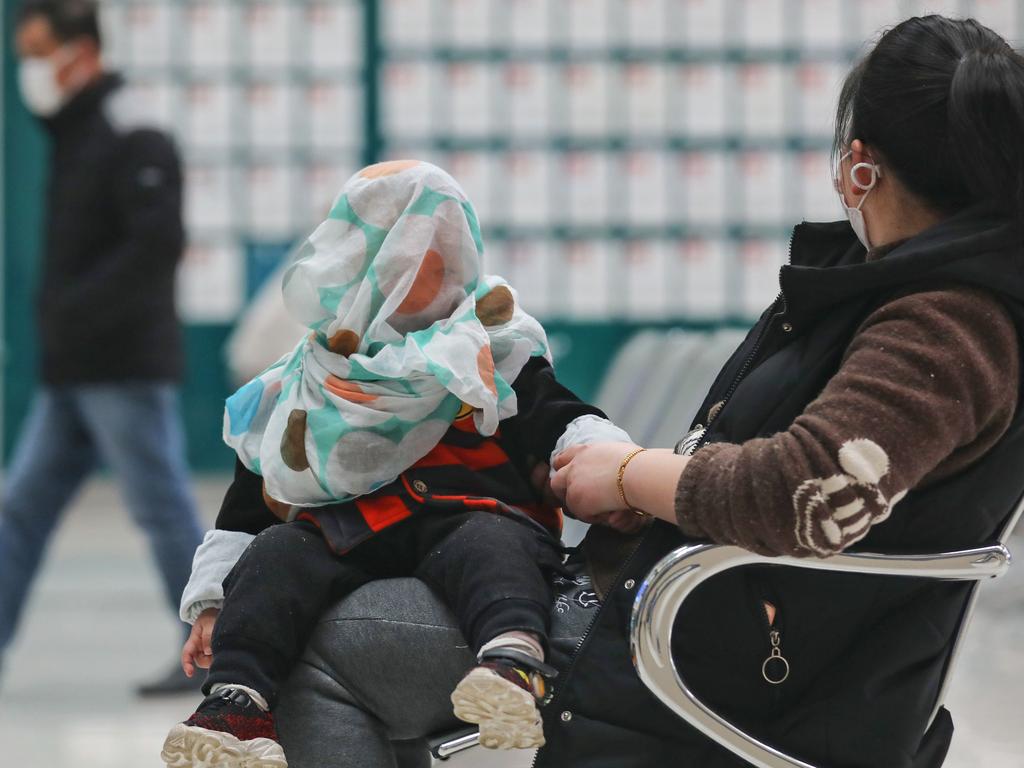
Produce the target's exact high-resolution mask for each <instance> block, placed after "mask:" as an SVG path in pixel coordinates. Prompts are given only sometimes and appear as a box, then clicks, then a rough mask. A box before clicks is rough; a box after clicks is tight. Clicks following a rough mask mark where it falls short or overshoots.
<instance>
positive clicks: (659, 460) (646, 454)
mask: <svg viewBox="0 0 1024 768" xmlns="http://www.w3.org/2000/svg"><path fill="white" fill-rule="evenodd" d="M688 460H689V458H688V457H686V456H679V455H677V454H675V453H673V452H672V451H670V450H668V449H652V450H647V451H643V452H642V453H638V454H637V455H636V456H634V457H633V458H632V459H631V460H630V461H629V462H628V464H627V466H626V469H625V471H624V472H623V475H622V490H623V492H624V493H625V496H626V498H627V499H628V500H629V504H630V505H631V506H632V507H633V508H634V509H639V510H642V511H643V512H646V513H647V514H648V515H651V516H652V517H657V518H658V519H660V520H665V521H667V522H670V523H675V519H676V515H675V498H676V488H677V487H678V485H679V478H680V477H681V476H682V474H683V469H685V467H686V463H687V461H688Z"/></svg>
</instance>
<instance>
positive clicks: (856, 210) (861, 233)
mask: <svg viewBox="0 0 1024 768" xmlns="http://www.w3.org/2000/svg"><path fill="white" fill-rule="evenodd" d="M852 155H853V152H847V153H846V154H845V155H843V156H842V157H840V158H839V164H838V165H837V166H836V169H835V172H834V173H833V176H832V180H833V182H834V183H835V186H836V191H837V192H838V193H839V199H840V200H841V201H842V203H843V208H845V209H846V215H847V217H848V218H849V219H850V225H851V226H852V227H853V231H854V232H855V233H856V234H857V239H858V240H860V241H861V243H862V244H863V246H864V247H865V248H867V249H868V250H871V240H870V239H869V238H868V227H867V223H866V222H865V221H864V212H863V211H862V210H861V207H862V206H863V205H864V201H865V200H867V199H868V195H869V194H870V193H871V190H872V189H874V188H875V186H876V185H877V184H878V180H879V179H880V178H881V176H882V169H881V167H880V166H878V165H876V164H875V163H856V164H855V165H854V166H853V167H852V168H850V183H851V184H853V186H855V187H856V188H857V189H860V190H863V192H864V194H863V195H861V198H860V202H859V203H858V204H857V206H856V207H853V206H850V205H848V204H847V202H846V196H845V194H844V193H843V185H842V183H841V182H840V174H842V171H843V163H844V162H846V158H848V157H851V156H852ZM861 168H866V169H867V170H868V171H869V172H870V173H871V181H870V182H869V183H868V184H863V183H861V181H860V179H858V178H857V172H858V171H860V169H861Z"/></svg>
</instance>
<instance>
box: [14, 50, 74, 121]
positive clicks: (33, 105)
mask: <svg viewBox="0 0 1024 768" xmlns="http://www.w3.org/2000/svg"><path fill="white" fill-rule="evenodd" d="M73 55H74V53H73V51H71V50H69V49H68V48H67V47H65V48H61V49H60V50H59V51H57V52H56V53H55V54H53V55H51V56H44V57H32V58H26V59H22V60H21V62H20V64H19V65H18V86H19V89H20V90H21V98H22V99H24V101H25V106H26V107H28V110H29V111H30V112H32V113H33V114H35V115H38V116H39V117H52V116H53V115H55V114H57V112H58V111H59V110H60V108H61V107H62V106H64V103H65V102H66V101H67V100H68V96H69V95H70V93H69V92H66V91H64V90H63V89H61V87H60V84H59V83H58V82H57V73H58V72H59V71H60V68H61V67H63V66H64V65H65V64H67V63H68V61H69V60H70V59H71V57H72V56H73Z"/></svg>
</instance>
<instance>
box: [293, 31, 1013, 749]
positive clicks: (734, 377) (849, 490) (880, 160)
mask: <svg viewBox="0 0 1024 768" xmlns="http://www.w3.org/2000/svg"><path fill="white" fill-rule="evenodd" d="M1021 135H1024V61H1022V59H1021V57H1020V56H1019V55H1018V54H1016V53H1014V52H1013V51H1012V50H1011V49H1010V47H1009V46H1008V45H1007V44H1006V42H1005V41H1004V40H1002V39H1001V38H1000V37H999V36H998V35H996V34H995V33H994V32H992V31H991V30H989V29H987V28H985V27H982V26H981V25H979V24H977V23H976V22H974V21H952V20H949V19H945V18H942V17H937V16H930V17H926V18H915V19H910V20H908V21H906V22H904V23H903V24H900V25H899V26H897V27H895V28H894V29H892V30H890V31H889V32H887V33H886V34H885V35H884V36H883V37H882V39H881V40H880V42H879V43H878V45H877V47H876V48H875V49H874V50H873V51H872V52H871V53H870V54H869V55H868V56H867V57H866V58H865V60H864V61H863V62H861V63H860V64H859V65H858V66H857V67H855V68H854V70H853V71H852V72H851V73H850V75H849V77H848V78H847V81H846V84H845V86H844V88H843V92H842V95H841V98H840V104H839V112H838V120H837V129H836V149H837V151H836V160H837V173H836V178H837V190H838V193H839V194H840V195H841V196H842V199H843V201H844V204H845V205H846V206H847V208H848V211H849V215H850V222H849V223H847V222H842V223H841V224H827V225H810V224H804V225H801V226H800V227H798V228H797V229H796V231H795V234H794V237H793V243H792V264H791V265H790V266H787V267H785V268H784V269H783V270H782V273H781V283H782V294H780V296H779V298H778V300H777V301H776V302H775V303H774V304H773V306H772V307H771V308H769V309H768V310H767V311H766V312H765V314H764V315H763V316H762V317H761V319H760V321H759V322H758V324H757V325H756V326H755V327H754V329H753V330H752V331H751V333H750V335H749V336H748V338H747V339H746V341H745V342H744V343H743V344H742V345H741V347H740V348H739V349H738V350H737V352H736V353H735V355H734V356H733V358H732V359H731V360H730V361H729V362H728V363H727V364H726V366H725V368H724V369H723V371H722V373H721V374H720V376H719V378H718V380H717V381H716V383H715V384H714V385H713V386H712V389H711V392H710V393H709V395H708V397H707V399H706V401H705V403H704V405H703V406H702V408H701V409H700V412H699V415H698V418H697V421H699V422H700V423H699V424H696V423H695V424H694V425H693V427H692V431H691V433H690V435H689V437H688V438H687V439H686V440H684V441H683V442H682V443H681V444H680V453H681V455H675V454H673V453H669V452H664V451H646V452H640V453H637V450H638V449H637V447H636V446H633V445H630V444H604V445H596V446H590V447H586V448H573V449H570V450H568V451H566V452H565V454H564V455H563V456H561V457H560V458H559V460H558V462H557V466H558V468H559V472H558V474H557V476H556V478H555V481H554V488H555V490H556V491H557V492H559V493H561V494H562V495H563V497H564V498H565V499H566V501H567V504H568V506H569V507H570V508H571V509H572V510H573V512H574V513H575V514H576V515H577V516H579V517H581V518H584V519H586V520H590V521H594V522H601V521H602V520H604V519H605V517H606V516H608V515H612V514H614V515H616V516H617V519H619V518H621V515H622V511H623V508H624V507H631V508H633V509H635V510H638V511H641V512H643V513H644V514H646V515H649V516H651V517H654V518H658V519H657V520H655V521H654V522H653V524H652V525H650V526H649V527H647V528H646V529H645V530H643V531H642V532H640V533H639V534H637V535H635V536H632V537H629V536H622V535H620V534H617V533H614V532H612V531H611V530H610V529H608V528H606V527H601V526H595V527H594V528H592V529H591V532H590V533H589V534H588V536H587V539H586V540H585V542H584V552H585V553H586V555H587V557H588V559H589V562H590V566H591V570H592V573H593V575H594V578H595V585H596V586H597V588H598V591H599V592H600V593H601V594H602V596H603V598H604V602H603V605H602V607H601V608H600V610H599V611H597V612H596V614H595V616H594V619H593V621H592V622H591V623H590V627H589V630H588V631H587V632H586V633H585V634H584V636H583V637H582V638H581V640H580V642H579V645H578V647H577V649H576V652H575V653H574V654H573V656H572V658H571V659H565V660H563V662H562V663H561V665H560V666H561V669H562V673H561V676H560V678H559V679H558V680H557V681H556V690H555V694H554V699H553V700H552V701H551V703H550V704H549V705H548V706H547V707H546V708H545V710H544V719H545V735H546V738H547V746H546V747H545V748H544V749H542V750H541V752H540V753H539V756H538V760H537V762H536V765H537V766H538V768H566V766H569V767H571V768H606V767H607V768H613V767H614V768H623V767H626V766H628V767H630V768H633V767H634V766H636V767H638V768H640V767H643V768H646V767H647V766H650V768H655V767H658V768H660V767H661V766H669V765H671V766H675V765H679V766H701V768H708V767H709V766H710V767H711V768H716V767H718V766H739V765H741V763H740V761H738V760H737V759H736V758H734V757H733V756H732V755H731V754H729V753H727V752H726V751H725V750H723V749H722V748H719V747H717V746H716V745H714V744H712V743H711V742H710V741H709V740H707V739H706V738H705V737H703V736H701V735H700V734H698V733H697V732H696V731H694V730H693V729H691V728H689V727H688V726H686V725H685V724H683V723H682V722H681V721H680V720H678V719H677V718H676V717H675V716H674V715H672V714H670V713H669V712H668V710H667V709H666V708H664V707H663V706H662V705H661V704H660V703H658V702H657V701H656V700H655V698H654V697H653V695H652V694H650V693H649V692H648V691H647V690H646V689H645V688H644V686H643V685H642V684H641V682H640V681H639V679H638V678H637V675H636V672H635V671H634V669H633V666H632V662H631V660H630V657H629V648H628V631H629V617H630V611H631V607H632V603H633V600H634V598H635V584H637V583H639V582H640V580H641V579H643V578H644V576H645V575H646V574H647V573H648V572H649V570H650V569H651V567H652V566H653V565H654V564H655V563H656V562H657V561H658V560H659V559H660V558H661V557H663V556H664V555H665V554H666V553H668V552H669V551H670V550H672V549H673V548H675V547H677V546H679V545H680V544H682V543H685V542H686V541H688V540H693V539H694V538H699V539H710V540H712V541H716V542H720V543H729V544H739V545H741V546H744V547H747V548H749V549H753V550H755V551H758V552H762V553H766V554H791V555H799V556H810V557H813V556H825V555H829V554H832V553H835V552H839V551H842V550H844V549H847V548H849V547H851V546H856V547H858V548H861V547H862V548H865V549H871V550H876V551H878V550H880V551H890V552H907V551H913V550H919V551H921V550H923V551H928V550H942V549H956V548H962V547H969V546H972V545H977V544H980V543H982V542H984V541H986V540H988V539H989V538H990V537H991V536H992V535H993V532H994V531H995V530H996V529H997V528H998V527H999V524H1000V523H1001V521H1002V520H1003V519H1004V518H1006V516H1007V515H1008V514H1009V512H1010V511H1011V509H1012V507H1013V506H1014V503H1015V502H1016V501H1017V499H1018V497H1019V496H1020V495H1021V493H1022V491H1024V479H1022V477H1021V473H1020V466H1021V462H1022V461H1024V416H1022V415H1021V413H1020V412H1019V410H1018V408H1017V403H1018V400H1019V397H1020V385H1021V375H1020V346H1021V341H1020V340H1021V338H1022V333H1024V230H1022V224H1021V221H1022V218H1024V146H1022V142H1021V141H1020V136H1021ZM851 225H852V226H851ZM620 478H621V480H620ZM968 591H969V587H967V586H965V585H963V584H955V583H932V582H927V583H923V582H919V581H917V580H895V581H894V580H893V579H887V580H883V579H880V578H873V577H866V576H848V575H843V574H835V573H809V572H807V571H803V570H799V569H783V568H770V567H758V568H748V569H743V570H741V571H738V572H730V573H726V574H722V575H720V576H718V577H716V578H714V579H713V580H711V581H709V582H708V583H707V584H705V585H704V586H703V587H702V588H701V590H699V591H698V592H697V593H695V594H694V595H693V597H692V599H691V600H690V601H688V603H687V605H686V606H685V607H684V610H683V611H682V613H681V615H680V616H679V619H678V625H679V627H680V631H679V632H677V633H676V647H675V648H674V652H675V657H676V662H677V664H679V665H680V667H681V669H682V672H683V674H684V675H685V676H686V678H687V679H688V681H690V682H691V684H692V686H693V688H694V689H695V691H696V692H697V694H698V695H700V696H701V697H702V698H703V699H704V700H705V701H707V702H708V703H709V704H710V706H712V707H713V708H714V709H715V710H716V711H718V712H720V713H721V714H722V715H724V716H725V717H727V718H729V719H730V720H732V721H734V722H736V723H737V724H739V725H740V726H741V727H744V728H746V729H747V730H749V731H750V732H752V733H753V734H754V735H756V736H758V737H760V738H762V739H763V740H766V741H768V742H769V743H772V744H774V745H776V746H778V747H779V748H781V749H783V750H785V751H787V752H791V753H793V754H795V755H797V756H798V757H800V758H801V759H803V760H805V761H808V762H810V763H812V764H815V765H823V766H830V765H844V766H864V767H865V768H867V766H887V768H889V767H894V768H911V767H913V768H922V767H925V766H938V765H940V764H941V763H942V761H943V758H944V756H945V753H946V750H947V748H948V745H949V742H950V738H951V734H952V722H951V719H950V716H949V714H948V713H947V712H945V711H944V710H943V711H942V712H941V713H940V715H939V716H938V717H936V718H935V720H934V722H931V723H930V722H929V717H930V714H931V710H932V707H933V705H934V701H935V696H936V694H937V691H938V687H939V682H940V679H941V676H942V672H943V669H944V665H945V662H946V660H947V658H948V656H949V652H950V645H951V642H952V637H953V634H954V631H955V627H956V624H957V622H958V620H959V617H960V614H961V611H962V609H963V607H964V604H965V601H966V599H967V596H968ZM393 599H411V598H405V596H404V595H399V594H398V593H397V591H393V592H391V593H384V592H381V591H378V593H376V594H374V595H373V596H370V597H368V598H367V599H366V601H364V603H366V602H369V603H370V604H369V605H364V606H363V608H364V609H365V610H363V614H365V615H366V616H372V615H373V614H372V611H373V610H377V611H379V612H378V613H377V615H378V616H379V617H381V618H384V619H386V620H388V621H389V622H391V623H389V624H386V625H381V624H379V623H378V625H377V626H376V628H375V629H374V628H371V627H370V626H369V625H368V624H366V623H365V622H364V623H354V622H353V623H350V624H348V625H335V624H330V625H324V626H322V628H321V629H322V631H321V632H320V634H319V636H318V638H315V639H314V642H313V643H312V645H311V649H310V653H309V654H308V655H307V667H306V668H305V671H304V673H302V674H299V675H297V676H296V678H295V679H294V680H293V687H292V690H291V692H290V693H289V695H288V696H287V697H286V698H287V699H288V701H287V704H288V707H289V711H288V712H287V713H285V712H282V722H281V727H282V731H283V736H284V737H285V739H286V741H294V742H296V743H299V742H301V743H302V744H304V745H306V746H305V747H304V749H305V754H303V755H302V756H301V757H300V758H299V760H300V761H302V762H299V761H296V760H295V759H293V764H294V765H295V766H300V765H301V766H304V765H306V764H307V762H308V764H309V765H314V764H320V765H328V764H335V763H336V762H337V763H338V764H341V763H340V762H338V761H339V760H340V759H342V757H343V756H344V755H345V754H350V755H357V754H359V752H358V750H359V749H360V748H362V746H363V745H365V744H369V743H371V742H372V743H373V744H375V745H377V746H379V745H380V744H381V743H385V741H386V739H388V738H391V739H401V738H413V737H418V736H422V735H423V734H424V733H427V732H429V730H430V729H431V728H435V727H438V726H440V725H441V724H442V722H441V721H440V720H438V719H437V715H436V714H432V713H437V712H440V711H442V709H443V696H444V694H443V692H444V691H445V690H446V687H445V686H446V684H447V682H448V681H447V679H446V678H447V677H453V676H455V675H456V674H457V673H456V672H455V671H454V670H455V669H457V668H458V663H457V661H453V658H454V657H456V656H458V654H457V653H454V652H452V651H451V650H450V649H448V648H447V645H446V644H448V643H451V642H452V640H451V633H450V632H449V631H448V630H447V629H446V627H445V619H444V617H443V615H441V614H440V613H439V612H438V611H436V610H434V611H432V610H431V609H430V608H429V607H427V606H425V604H424V602H423V601H422V600H417V601H416V603H415V605H414V606H409V607H408V608H406V609H403V608H402V607H400V606H395V607H394V608H393V609H392V606H390V605H388V604H389V603H390V602H391V600H393ZM374 601H375V602H374ZM375 606H387V607H381V608H375ZM344 610H345V606H342V607H341V608H340V609H339V611H338V614H340V613H341V612H343V611H344ZM403 610H404V611H405V613H403ZM356 612H357V613H359V611H356ZM338 614H335V615H334V616H333V617H329V620H331V619H332V618H333V619H338V618H339V616H338ZM395 621H398V622H399V623H398V624H396V623H394V622H395ZM382 626H386V627H388V628H389V629H387V630H385V629H382V628H381V627H382ZM448 626H449V627H450V622H449V624H448ZM388 632H390V634H388ZM360 633H362V636H363V637H364V639H363V642H362V644H361V645H358V644H359V638H360ZM367 633H368V638H367V637H366V636H367ZM770 633H771V635H773V636H774V638H775V640H776V645H777V646H778V647H779V648H780V650H781V652H782V654H783V655H784V656H785V657H786V659H787V660H788V662H789V665H790V673H789V675H788V677H786V678H785V679H782V675H781V674H780V675H775V676H773V675H768V676H767V677H766V676H764V675H762V663H763V661H764V659H765V658H766V657H767V656H768V655H769V653H770V651H771V649H772V647H773V643H772V639H771V636H770ZM341 635H344V636H345V643H346V644H345V646H344V647H345V649H346V651H345V652H343V651H341V650H340V649H339V648H336V647H332V642H333V641H334V640H336V639H337V638H338V637H339V636H341ZM353 643H356V644H357V645H358V649H357V651H353V650H352V649H353ZM380 645H387V646H390V647H392V648H394V647H405V648H410V649H415V650H413V651H410V653H411V655H412V656H413V657H414V659H418V660H412V661H408V662H407V661H405V660H403V661H402V662H400V663H398V664H397V667H396V665H395V664H394V663H390V664H388V665H385V664H383V663H382V664H380V665H379V666H375V661H374V655H373V654H374V647H375V646H380ZM357 657H358V658H359V663H358V664H356V663H353V662H348V663H346V658H357ZM380 658H382V659H383V658H388V659H389V660H392V659H394V656H393V655H391V656H386V655H385V654H381V656H380ZM427 660H429V661H427ZM768 678H770V679H768ZM338 681H340V682H341V684H342V687H343V688H344V689H345V691H344V692H342V693H341V694H339V693H338V690H339V689H338V687H337V684H338ZM399 691H402V692H403V693H406V692H407V693H406V696H407V700H406V701H402V700H401V698H402V697H401V696H399V694H398V692H399ZM319 692H326V695H320V693H319ZM325 705H327V706H330V707H334V709H333V710H332V711H331V712H330V718H329V719H328V720H324V719H323V711H324V706H325ZM316 715H319V716H320V718H321V719H320V720H319V721H315V716H316ZM432 718H433V719H432ZM328 723H330V724H331V727H333V728H335V729H336V730H335V732H336V733H339V734H341V735H339V736H338V737H337V738H333V739H332V738H329V737H326V736H325V734H326V733H328V731H327V730H326V728H327V724H328ZM342 741H344V742H345V744H344V745H342V743H341V742H342ZM346 750H348V752H346ZM292 753H293V752H292V751H291V749H290V754H292ZM295 754H296V755H297V754H298V753H297V752H296V753H295ZM374 754H375V755H377V754H381V755H383V753H379V752H375V753H374ZM394 760H395V755H394V753H393V752H392V753H390V754H388V755H384V756H382V757H381V758H380V760H379V761H378V762H377V763H372V764H374V765H377V764H380V765H395V764H397V763H395V762H393V761H394ZM332 761H333V762H332ZM363 764H370V763H363Z"/></svg>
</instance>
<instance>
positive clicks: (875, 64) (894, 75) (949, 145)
mask: <svg viewBox="0 0 1024 768" xmlns="http://www.w3.org/2000/svg"><path fill="white" fill-rule="evenodd" d="M854 139H860V140H861V141H863V142H864V143H865V144H867V145H869V146H871V147H873V148H875V149H877V150H878V152H879V153H880V154H881V155H882V157H880V158H875V159H876V161H877V162H880V163H883V164H884V166H885V168H886V169H887V170H890V171H892V172H893V173H894V174H895V175H896V176H897V177H898V178H899V179H900V181H901V182H903V184H904V185H905V186H906V187H907V188H908V189H909V190H910V191H911V193H913V194H914V195H916V196H917V197H918V198H920V199H921V200H922V201H923V202H924V203H925V204H926V205H928V206H929V207H931V208H933V209H935V210H937V211H940V212H943V213H947V214H948V213H954V212H956V211H959V210H961V209H963V208H965V207H967V206H970V205H973V204H976V203H987V204H989V205H992V206H995V207H997V208H998V209H999V210H1001V211H1003V212H1004V213H1007V214H1010V215H1013V216H1016V217H1024V57H1022V56H1021V54H1020V53H1018V52H1016V51H1014V50H1013V48H1011V47H1010V45H1009V43H1007V42H1006V40H1004V39H1003V38H1002V37H1000V36H999V35H998V34H996V33H995V32H993V31H992V30H991V29H989V28H988V27H986V26H983V25H982V24H980V23H978V22H977V21H975V20H974V19H963V20H955V19H948V18H945V17H943V16H924V17H917V18H912V19H908V20H906V21H904V22H903V23H901V24H899V25H898V26H896V27H893V28H892V29H890V30H888V31H887V32H886V33H885V34H884V35H882V37H881V39H880V40H879V41H878V44H877V45H876V46H875V48H874V49H873V50H872V51H871V52H870V53H869V54H868V55H867V56H866V57H865V58H864V59H863V60H862V61H861V62H859V63H858V64H857V65H856V66H855V67H854V69H853V70H852V71H851V72H850V74H849V75H848V76H847V78H846V82H845V83H844V84H843V89H842V92H841V93H840V96H839V108H838V111H837V114H836V133H835V144H834V147H833V152H834V154H836V155H839V154H841V153H842V152H844V151H845V150H846V148H847V147H848V145H849V143H850V142H851V141H853V140H854Z"/></svg>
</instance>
